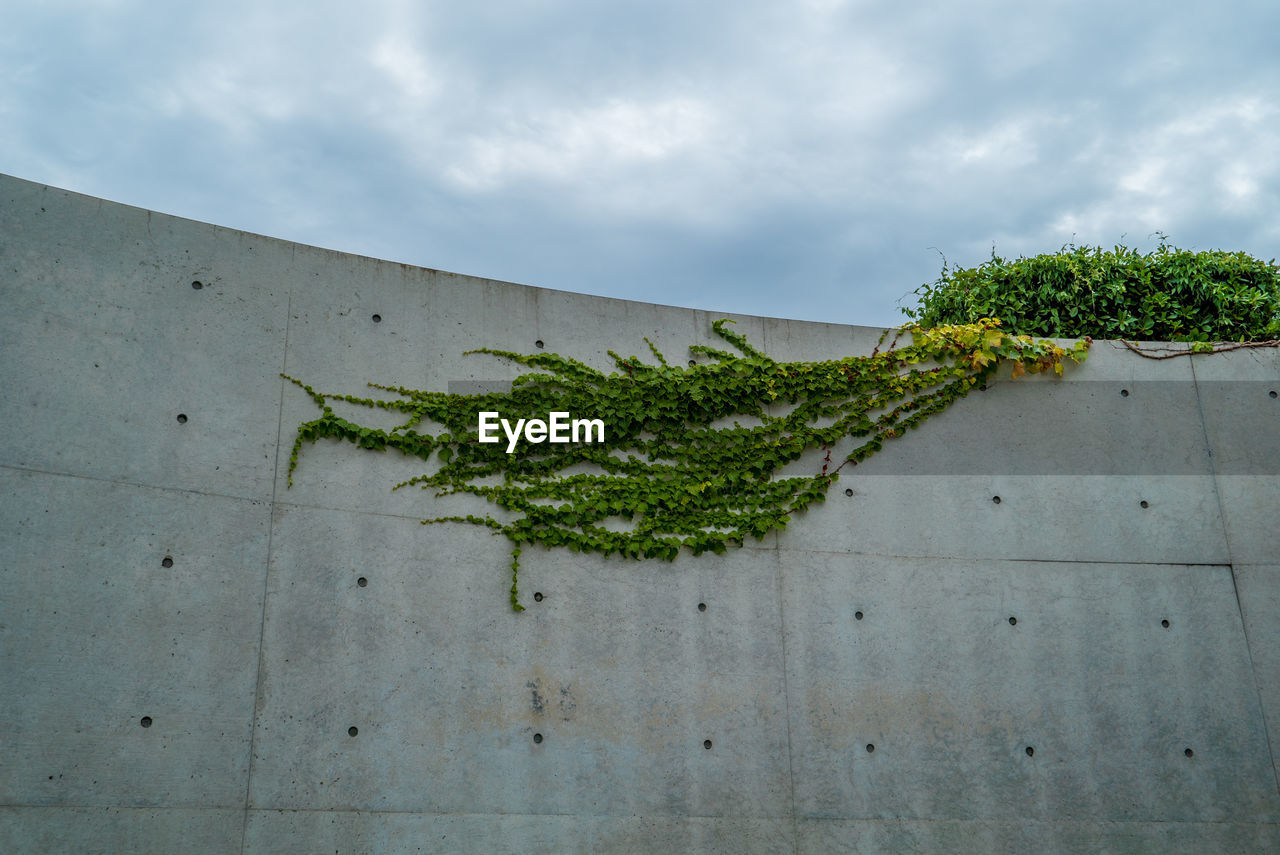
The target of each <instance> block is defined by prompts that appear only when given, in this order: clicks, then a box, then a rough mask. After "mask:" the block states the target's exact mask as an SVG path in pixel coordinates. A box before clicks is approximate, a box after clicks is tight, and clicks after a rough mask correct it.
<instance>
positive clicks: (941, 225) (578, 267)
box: [0, 0, 1280, 325]
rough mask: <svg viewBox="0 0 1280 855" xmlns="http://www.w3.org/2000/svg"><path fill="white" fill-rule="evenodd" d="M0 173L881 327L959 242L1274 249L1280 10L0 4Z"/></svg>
mask: <svg viewBox="0 0 1280 855" xmlns="http://www.w3.org/2000/svg"><path fill="white" fill-rule="evenodd" d="M0 20H2V21H3V26H0V81H3V82H2V83H0V172H4V173H8V174H10V175H15V176H18V177H20V178H26V179H30V180H35V181H40V182H44V183H47V184H52V185H55V186H59V187H64V188H68V189H71V190H75V191H78V192H82V193H89V194H92V195H96V196H102V197H105V198H108V199H112V200H115V201H120V202H126V203H129V204H133V205H140V206H143V207H147V208H152V209H155V210H159V211H164V212H167V213H172V214H178V215H180V216H184V217H190V218H193V219H197V220H203V221H207V222H213V223H217V224H219V225H226V226H232V227H235V228H240V229H245V230H248V231H253V232H260V233H264V234H268V235H273V236H276V237H281V238H285V239H288V240H294V241H301V242H304V243H311V244H317V245H320V246H325V247H329V248H333V249H338V250H343V251H347V252H356V253H361V254H365V255H372V256H377V257H380V258H388V259H393V260H395V261H403V262H409V263H412V264H419V265H423V266H427V267H436V268H441V269H445V270H452V271H456V272H460V273H467V274H473V275H478V276H488V277H493V278H497V279H506V280H510V281H514V282H521V283H525V284H530V285H541V286H544V287H549V288H560V289H565V290H570V291H582V292H587V293H592V294H604V295H609V296H616V297H625V298H628V299H637V300H648V301H653V302H660V303H672V304H676V305H685V306H697V307H702V308H709V309H715V310H721V311H734V312H743V313H750V314H766V315H777V316H784V317H793V318H807V319H818V320H832V321H838V322H844V323H866V324H877V325H889V324H896V323H901V322H902V320H903V317H902V315H901V314H900V312H899V310H898V306H899V305H900V304H906V305H913V304H914V298H913V297H912V296H911V292H912V291H913V290H914V289H915V288H916V287H917V286H919V285H920V284H921V283H924V282H930V281H933V280H934V279H936V278H937V276H938V274H939V271H940V268H941V264H942V258H943V257H944V256H945V257H946V258H947V259H948V260H949V261H950V262H951V263H952V264H953V265H966V266H967V265H974V264H978V263H980V262H981V261H983V260H984V259H986V258H988V257H989V256H990V254H991V251H992V247H993V246H994V247H995V249H996V251H997V252H998V253H1000V254H1001V255H1006V256H1016V255H1019V254H1035V253H1038V252H1044V251H1053V250H1056V249H1057V248H1058V247H1060V246H1061V245H1062V244H1064V243H1066V242H1068V241H1071V240H1072V239H1073V238H1074V240H1075V241H1076V242H1077V243H1089V244H1099V243H1100V244H1103V245H1107V246H1110V245H1113V244H1115V243H1117V242H1121V241H1123V242H1124V243H1126V244H1128V245H1130V246H1139V247H1141V248H1143V249H1149V248H1150V247H1151V246H1153V245H1155V242H1156V240H1157V239H1156V238H1155V237H1153V236H1152V235H1153V233H1155V232H1157V231H1159V232H1163V233H1165V234H1167V235H1169V237H1170V239H1171V241H1172V242H1173V243H1174V244H1175V245H1177V246H1183V247H1190V248H1195V249H1212V248H1221V249H1230V250H1237V249H1240V250H1245V251H1248V252H1251V253H1253V254H1255V255H1259V256H1262V257H1263V258H1268V259H1269V258H1272V257H1274V256H1278V255H1280V251H1277V249H1276V247H1277V244H1278V243H1280V177H1278V171H1280V49H1278V48H1277V47H1276V42H1275V37H1276V34H1277V33H1280V3H1275V2H1274V0H1257V2H1253V1H1252V0H1223V2H1217V3H1208V2H1201V3H1193V2H1180V0H1164V1H1163V2H1124V0H1119V2H1117V0H1110V2H1090V0H1080V2H1066V0H1038V2H1028V0H1017V1H1016V2H1002V0H975V1H974V2H964V0H953V2H921V3H912V2H909V0H907V1H906V2H902V0H900V2H880V0H850V1H849V2H840V0H792V2H788V3H781V2H774V3H763V2H753V0H734V2H726V1H725V0H702V2H691V0H682V2H672V0H645V2H633V1H632V0H607V2H606V0H594V2H587V0H559V1H558V0H523V2H504V0H491V2H488V3H484V4H478V5H476V6H474V7H472V6H470V5H469V4H463V3H457V2H429V0H416V2H411V0H365V2H363V3H352V2H349V0H346V2H330V0H306V2H270V0H253V2H241V0H223V2H219V3H216V4H215V3H206V2H185V3H176V2H163V3H162V2H142V0H96V2H89V0H82V2H71V0H62V1H61V2H60V1H59V0H46V2H34V0H0Z"/></svg>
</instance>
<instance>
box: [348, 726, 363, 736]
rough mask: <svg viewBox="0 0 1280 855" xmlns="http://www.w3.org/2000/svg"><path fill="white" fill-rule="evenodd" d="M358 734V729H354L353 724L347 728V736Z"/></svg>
mask: <svg viewBox="0 0 1280 855" xmlns="http://www.w3.org/2000/svg"><path fill="white" fill-rule="evenodd" d="M359 733H360V728H358V727H356V726H355V725H354V724H353V725H351V727H348V728H347V736H356V735H357V734H359Z"/></svg>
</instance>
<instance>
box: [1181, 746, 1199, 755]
mask: <svg viewBox="0 0 1280 855" xmlns="http://www.w3.org/2000/svg"><path fill="white" fill-rule="evenodd" d="M1182 753H1183V754H1185V755H1187V756H1188V757H1194V756H1195V754H1196V753H1195V752H1194V751H1192V750H1191V749H1190V748H1188V749H1186V750H1184V751H1183V752H1182Z"/></svg>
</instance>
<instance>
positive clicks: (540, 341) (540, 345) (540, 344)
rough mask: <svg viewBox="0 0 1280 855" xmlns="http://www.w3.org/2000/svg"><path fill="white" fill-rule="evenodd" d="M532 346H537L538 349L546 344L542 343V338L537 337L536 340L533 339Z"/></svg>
mask: <svg viewBox="0 0 1280 855" xmlns="http://www.w3.org/2000/svg"><path fill="white" fill-rule="evenodd" d="M533 346H534V347H536V348H538V350H542V348H544V347H546V345H545V344H543V343H542V339H538V340H537V341H535V342H534V343H533Z"/></svg>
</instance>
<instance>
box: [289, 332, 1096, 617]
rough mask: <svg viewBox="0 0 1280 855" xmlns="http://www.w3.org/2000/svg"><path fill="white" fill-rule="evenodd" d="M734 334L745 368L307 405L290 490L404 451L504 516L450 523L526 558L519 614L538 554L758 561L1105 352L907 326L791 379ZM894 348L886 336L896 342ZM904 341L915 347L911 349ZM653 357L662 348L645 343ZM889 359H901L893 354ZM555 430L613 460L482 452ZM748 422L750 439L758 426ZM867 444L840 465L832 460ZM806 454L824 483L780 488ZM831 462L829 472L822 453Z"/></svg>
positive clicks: (433, 481)
mask: <svg viewBox="0 0 1280 855" xmlns="http://www.w3.org/2000/svg"><path fill="white" fill-rule="evenodd" d="M726 323H728V322H727V321H725V320H719V321H716V322H715V323H714V324H713V325H712V327H713V329H714V331H715V333H716V335H718V336H719V337H720V338H721V339H723V340H724V341H725V342H726V343H727V344H728V345H730V346H732V348H734V351H736V352H734V351H729V350H723V349H719V348H713V347H707V346H704V345H693V346H691V347H690V348H689V350H690V352H691V353H693V354H695V355H697V356H700V357H702V358H703V360H704V361H703V362H700V363H696V364H693V365H690V366H688V367H685V366H684V365H672V364H670V363H669V362H668V361H667V360H666V358H665V357H664V356H663V355H662V354H661V353H660V352H659V351H658V349H657V348H656V347H655V346H654V345H653V343H652V342H649V348H650V350H651V351H652V354H653V357H654V360H655V361H654V362H645V361H642V360H641V359H639V358H638V357H635V356H630V357H626V358H624V357H621V356H619V355H617V354H616V353H614V352H613V351H609V355H610V356H611V357H612V358H613V361H614V363H615V366H616V368H617V370H616V371H614V372H612V373H609V374H605V373H603V372H600V371H597V370H595V369H594V368H591V367H589V366H587V365H585V364H583V363H582V362H579V361H577V360H574V359H571V358H569V357H565V356H561V355H559V354H555V353H536V354H522V353H515V352H511V351H502V350H490V349H487V348H484V349H481V350H479V351H470V352H471V353H476V352H478V353H486V354H490V355H493V356H496V357H499V358H502V359H506V360H510V361H512V362H516V363H519V364H520V365H523V366H526V367H527V368H530V369H533V370H532V371H530V372H528V373H525V374H522V375H521V376H519V377H517V378H516V380H515V381H514V382H513V383H512V386H511V390H510V391H509V392H504V393H488V394H480V395H457V394H450V393H445V392H429V391H421V390H417V389H406V388H403V387H388V386H381V385H378V384H373V383H370V384H369V385H370V387H372V388H374V389H379V390H382V391H384V392H389V393H392V397H389V398H388V399H385V400H384V399H375V398H368V397H357V396H353V395H341V394H324V393H319V392H317V391H316V390H315V389H313V388H312V387H311V386H309V385H307V384H305V383H303V382H302V381H300V380H297V379H295V378H292V377H288V376H287V375H281V376H282V377H285V378H286V379H288V380H290V381H292V382H293V383H295V384H297V385H298V386H299V387H301V388H302V389H304V390H305V391H306V392H307V394H309V395H310V396H311V398H312V399H313V400H314V401H315V403H316V405H317V406H318V407H319V408H320V410H321V416H320V417H319V418H317V419H314V420H312V421H308V422H305V423H303V424H302V425H300V426H299V428H298V434H297V438H296V440H295V442H294V445H293V451H292V453H291V455H290V458H289V483H290V485H292V483H293V472H294V469H295V468H296V467H297V464H298V455H299V453H300V451H301V449H302V446H303V444H304V443H314V442H316V441H318V440H320V439H339V440H346V441H347V442H350V443H352V444H354V445H355V446H356V447H357V448H362V449H368V450H372V451H384V450H386V449H388V448H394V449H396V450H397V451H399V452H401V453H403V454H406V455H410V456H413V457H418V458H421V459H422V460H424V461H428V462H434V464H435V466H434V468H432V469H431V470H430V471H428V472H425V473H424V474H422V475H419V476H417V477H415V478H411V479H410V480H408V481H405V482H403V483H401V484H397V485H396V488H397V489H398V488H400V487H407V486H419V487H422V488H424V489H429V490H434V491H436V494H437V495H440V496H447V495H452V494H471V495H475V496H480V497H481V498H483V499H485V500H486V501H487V502H489V503H491V504H492V505H494V506H496V507H497V508H500V509H501V510H502V511H503V513H502V514H501V518H499V517H496V516H492V515H485V516H477V515H474V514H469V515H466V516H447V517H436V518H433V519H428V520H423V523H424V524H428V523H441V522H461V523H469V524H472V525H478V526H484V527H488V528H490V529H493V530H494V531H495V532H500V533H502V534H503V535H505V536H506V537H507V539H508V540H509V541H510V542H511V546H512V550H511V574H512V577H511V605H512V607H513V608H514V609H515V610H517V611H521V610H522V608H523V607H522V606H521V605H520V601H519V591H518V585H517V580H518V574H519V567H520V555H521V552H522V549H523V547H524V546H525V545H526V544H534V543H537V544H541V545H543V546H546V547H563V548H568V549H572V550H575V551H578V552H594V553H599V554H602V555H613V554H618V555H623V556H626V557H628V558H636V559H640V558H662V559H666V560H671V559H674V558H675V557H676V555H677V554H678V553H679V552H680V551H681V550H682V549H687V550H689V551H690V552H692V553H693V554H694V555H698V554H701V553H704V552H715V553H720V552H724V551H725V550H726V549H727V548H729V547H739V546H742V544H743V542H744V540H745V539H746V538H748V537H751V538H756V539H761V538H763V537H765V535H767V534H768V533H769V532H771V531H775V530H778V529H782V528H785V527H786V525H787V522H788V521H789V520H790V519H791V516H792V515H793V514H795V513H797V512H800V511H803V510H804V509H805V508H807V507H808V506H809V505H810V504H812V503H813V502H820V501H823V500H824V499H825V497H826V493H827V490H828V488H830V486H831V484H832V483H833V482H834V481H835V480H836V479H837V478H838V476H839V472H840V470H841V469H842V468H843V467H844V466H845V465H850V464H852V465H856V464H857V463H858V461H860V460H864V459H866V458H867V457H868V456H870V455H871V454H874V453H875V452H876V451H878V450H879V449H880V448H881V446H882V445H883V443H884V442H885V441H886V440H889V439H893V438H895V437H899V436H902V434H903V433H904V432H905V431H907V430H909V429H911V428H914V427H916V426H918V425H919V424H920V423H921V422H922V421H923V420H924V419H926V418H927V417H929V416H930V415H933V414H934V413H937V412H940V411H942V410H943V409H945V408H946V407H947V406H948V405H950V404H951V403H952V402H953V401H955V400H957V399H958V398H961V397H963V396H964V395H966V394H968V392H969V391H970V390H971V389H972V388H973V387H974V386H977V385H980V384H982V383H984V382H985V381H986V380H987V379H988V378H989V377H990V376H991V374H992V373H993V372H994V371H995V370H996V369H997V367H998V366H999V364H1000V363H1001V361H1003V360H1008V361H1011V362H1012V363H1013V373H1014V376H1017V375H1019V374H1022V373H1025V372H1031V373H1035V372H1039V371H1044V370H1053V371H1055V372H1056V373H1057V374H1059V375H1060V374H1061V373H1062V368H1063V360H1064V359H1066V358H1070V359H1072V360H1073V361H1075V362H1080V361H1083V359H1084V358H1085V355H1086V350H1087V348H1088V346H1089V343H1090V342H1089V340H1088V339H1085V340H1083V341H1080V342H1077V343H1076V344H1075V346H1074V347H1073V348H1071V349H1069V350H1064V349H1063V348H1061V347H1059V346H1057V345H1055V344H1054V343H1053V342H1049V341H1044V340H1039V341H1037V340H1033V339H1032V338H1031V337H1030V336H1026V335H1012V334H1010V333H1007V332H1005V331H1004V330H1003V329H1001V328H1000V321H998V320H992V319H990V318H982V319H980V320H979V321H978V322H976V323H972V324H964V325H943V326H939V327H935V328H929V329H926V328H922V327H918V326H914V325H912V326H908V327H904V328H903V329H902V330H899V331H897V334H896V336H895V338H894V339H893V341H892V342H890V344H889V345H888V347H887V349H885V350H883V351H881V350H880V349H879V346H877V348H876V351H875V352H874V353H873V354H872V355H870V356H864V357H852V356H851V357H845V358H843V359H834V360H828V361H821V362H777V361H775V360H773V359H772V358H770V357H769V356H768V355H766V354H765V353H763V352H761V351H759V350H757V349H756V348H755V347H753V346H752V345H751V344H750V343H749V342H748V341H747V339H746V338H745V337H744V336H742V335H741V334H739V333H737V332H734V331H733V330H732V329H729V328H728V327H727V326H726ZM886 336H887V332H886ZM903 336H906V337H909V338H910V339H911V343H910V344H903V345H899V339H900V338H901V337H903ZM646 341H648V340H647V339H646ZM880 344H881V345H883V344H884V337H882V339H881V342H880ZM330 401H345V402H347V403H350V404H356V405H360V406H364V407H370V408H376V409H382V410H392V411H397V412H399V413H402V414H403V415H404V417H405V420H404V422H403V424H400V425H399V426H397V427H395V428H393V429H391V430H380V429H377V428H369V427H364V426H361V425H359V424H356V423H354V422H351V421H348V420H347V419H344V418H341V417H340V416H338V415H337V414H336V413H335V412H334V410H333V408H332V407H331V406H330ZM481 411H497V412H499V413H500V414H501V416H502V417H503V418H506V419H508V420H511V421H512V422H513V423H514V420H515V419H517V418H535V417H536V418H542V419H546V418H547V415H548V413H551V412H555V411H562V412H568V413H571V414H572V415H573V416H574V417H582V418H599V419H602V420H603V421H604V423H605V441H604V442H603V443H595V444H588V443H578V444H573V443H566V444H552V443H546V442H544V443H541V444H537V445H530V444H523V445H521V446H520V447H519V448H518V449H517V451H516V452H515V453H512V454H508V453H506V442H505V440H504V441H503V442H500V443H497V444H489V443H484V444H482V443H480V442H479V441H478V413H479V412H481ZM743 421H745V422H746V424H743V423H742V422H743ZM846 437H852V438H854V439H855V445H854V448H853V450H852V451H850V452H849V453H848V454H847V455H846V456H845V457H844V459H843V460H841V461H839V462H838V463H833V462H832V460H831V452H832V449H833V447H834V446H835V445H836V444H837V443H839V442H840V441H841V440H843V439H845V438H846ZM806 452H816V455H815V456H816V458H817V459H816V460H815V463H814V466H813V471H812V474H806V475H802V476H796V477H787V478H781V477H774V476H775V474H776V473H778V471H779V470H780V469H781V468H782V467H784V466H786V465H787V464H790V463H792V462H794V461H796V460H799V459H800V458H801V457H802V456H803V455H805V454H806ZM824 453H825V456H823V454H824Z"/></svg>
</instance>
